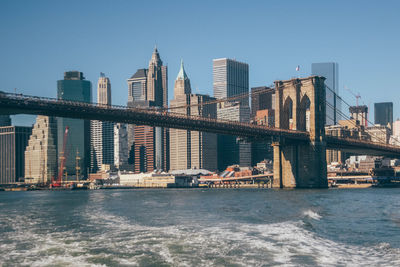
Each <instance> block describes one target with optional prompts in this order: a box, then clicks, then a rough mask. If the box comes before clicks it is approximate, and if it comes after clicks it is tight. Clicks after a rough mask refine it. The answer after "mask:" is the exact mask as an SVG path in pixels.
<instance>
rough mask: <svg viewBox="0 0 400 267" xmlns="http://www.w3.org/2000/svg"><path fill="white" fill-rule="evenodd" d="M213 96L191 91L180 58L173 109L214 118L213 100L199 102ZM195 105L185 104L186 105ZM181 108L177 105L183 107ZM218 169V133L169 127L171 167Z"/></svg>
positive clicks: (176, 111) (179, 168)
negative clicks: (207, 103) (210, 102)
mask: <svg viewBox="0 0 400 267" xmlns="http://www.w3.org/2000/svg"><path fill="white" fill-rule="evenodd" d="M213 99H214V98H212V97H209V96H207V95H199V94H191V86H190V80H189V78H188V76H187V74H186V72H185V69H184V67H183V61H182V62H181V68H180V70H179V73H178V76H177V78H176V80H175V87H174V99H173V100H171V107H172V108H174V109H173V112H174V113H181V114H185V115H191V116H201V117H210V118H216V104H209V105H202V104H204V103H206V102H208V101H211V100H213ZM193 104H194V105H198V106H194V107H184V106H186V105H193ZM182 106H183V108H178V107H182ZM190 168H193V169H194V168H196V169H201V168H203V169H208V170H212V171H215V170H216V169H217V137H216V135H215V134H211V133H205V132H197V131H188V130H179V129H170V169H171V170H183V169H190Z"/></svg>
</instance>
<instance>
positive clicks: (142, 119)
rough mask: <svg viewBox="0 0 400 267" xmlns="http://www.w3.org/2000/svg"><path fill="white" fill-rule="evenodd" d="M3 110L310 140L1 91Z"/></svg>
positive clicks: (349, 144)
mask: <svg viewBox="0 0 400 267" xmlns="http://www.w3.org/2000/svg"><path fill="white" fill-rule="evenodd" d="M0 114H35V115H46V116H54V117H66V118H76V119H87V120H101V121H111V122H121V123H130V124H139V125H149V126H156V127H166V128H177V129H186V130H193V131H204V132H212V133H219V134H227V135H234V136H239V137H244V138H250V139H256V140H263V139H270V138H271V137H278V138H282V139H285V140H290V141H295V142H308V141H309V134H308V133H307V132H301V131H294V130H287V129H278V128H272V127H266V126H261V125H255V124H249V123H240V122H233V121H223V120H217V119H212V118H204V117H196V116H186V115H183V114H178V113H172V112H167V111H160V110H157V109H154V110H149V109H141V108H129V107H125V106H106V105H100V104H93V103H84V102H76V101H67V100H58V99H54V98H44V97H35V96H26V95H22V94H10V93H4V92H0ZM326 144H327V148H329V149H336V150H342V151H348V152H352V153H356V154H368V155H384V156H389V157H399V156H400V147H398V146H393V145H388V144H381V143H374V142H369V141H363V140H356V139H345V138H340V137H335V136H326Z"/></svg>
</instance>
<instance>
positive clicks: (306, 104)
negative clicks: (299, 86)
mask: <svg viewBox="0 0 400 267" xmlns="http://www.w3.org/2000/svg"><path fill="white" fill-rule="evenodd" d="M310 106H311V101H310V98H309V97H308V96H307V94H304V95H303V97H302V98H301V101H300V105H299V119H298V121H297V130H299V131H307V132H309V131H310Z"/></svg>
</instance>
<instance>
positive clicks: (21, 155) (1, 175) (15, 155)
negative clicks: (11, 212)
mask: <svg viewBox="0 0 400 267" xmlns="http://www.w3.org/2000/svg"><path fill="white" fill-rule="evenodd" d="M31 133H32V127H22V126H4V127H0V184H10V183H15V182H18V181H19V180H20V178H23V177H24V172H25V148H26V146H27V144H28V140H29V136H30V135H31Z"/></svg>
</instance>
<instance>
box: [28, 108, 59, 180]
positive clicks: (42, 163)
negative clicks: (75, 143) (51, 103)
mask: <svg viewBox="0 0 400 267" xmlns="http://www.w3.org/2000/svg"><path fill="white" fill-rule="evenodd" d="M56 137H57V124H56V121H55V119H54V118H52V117H47V116H40V115H39V116H37V118H36V123H35V125H34V126H33V130H32V134H31V136H30V138H29V143H28V146H27V147H26V150H25V182H31V183H50V182H51V180H52V178H55V177H56V175H57V147H56Z"/></svg>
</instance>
